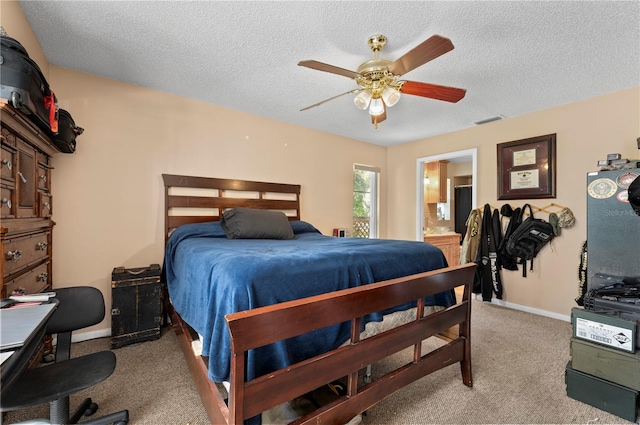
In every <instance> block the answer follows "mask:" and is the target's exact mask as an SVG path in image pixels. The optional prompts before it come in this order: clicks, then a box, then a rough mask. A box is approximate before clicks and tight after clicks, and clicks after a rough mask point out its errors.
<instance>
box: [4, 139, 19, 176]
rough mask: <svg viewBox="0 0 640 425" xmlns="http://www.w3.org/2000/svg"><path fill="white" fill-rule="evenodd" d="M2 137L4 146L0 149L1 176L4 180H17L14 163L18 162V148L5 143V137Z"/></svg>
mask: <svg viewBox="0 0 640 425" xmlns="http://www.w3.org/2000/svg"><path fill="white" fill-rule="evenodd" d="M1 138H2V147H1V151H0V177H1V178H2V180H6V181H9V182H15V177H14V175H13V172H14V165H15V163H16V150H15V149H14V148H13V147H11V146H8V145H5V144H4V141H5V138H4V136H1Z"/></svg>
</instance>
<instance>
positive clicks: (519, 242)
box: [506, 204, 554, 277]
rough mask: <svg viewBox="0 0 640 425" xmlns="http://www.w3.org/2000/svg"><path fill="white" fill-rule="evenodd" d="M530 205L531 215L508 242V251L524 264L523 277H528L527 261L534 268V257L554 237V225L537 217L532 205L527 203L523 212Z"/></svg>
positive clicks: (531, 268)
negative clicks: (534, 214)
mask: <svg viewBox="0 0 640 425" xmlns="http://www.w3.org/2000/svg"><path fill="white" fill-rule="evenodd" d="M527 207H529V217H527V218H526V220H524V221H523V222H522V223H521V224H520V225H519V226H518V228H517V229H516V230H515V231H514V232H513V234H512V235H511V236H510V237H509V239H508V240H507V242H506V253H507V254H508V255H510V256H512V257H514V258H517V259H518V263H519V264H522V277H527V261H530V270H533V259H534V258H535V257H536V255H538V252H540V250H541V249H542V247H544V246H545V245H546V244H547V243H549V242H550V241H551V239H553V237H554V233H553V226H551V224H550V223H549V222H547V221H545V220H542V219H539V218H535V217H534V216H533V209H532V208H531V205H529V204H525V205H524V206H523V207H522V213H523V215H524V212H525V210H526V208H527Z"/></svg>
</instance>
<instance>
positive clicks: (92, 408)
mask: <svg viewBox="0 0 640 425" xmlns="http://www.w3.org/2000/svg"><path fill="white" fill-rule="evenodd" d="M97 411H98V405H97V404H96V403H91V405H90V406H89V407H87V410H85V411H84V415H85V416H91V415H93V414H94V413H96V412H97Z"/></svg>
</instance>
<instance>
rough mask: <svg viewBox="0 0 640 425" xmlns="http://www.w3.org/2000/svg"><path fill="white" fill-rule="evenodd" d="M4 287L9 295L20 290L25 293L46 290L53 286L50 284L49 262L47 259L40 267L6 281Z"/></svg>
mask: <svg viewBox="0 0 640 425" xmlns="http://www.w3.org/2000/svg"><path fill="white" fill-rule="evenodd" d="M4 287H5V290H6V294H7V296H10V295H11V294H12V293H13V292H14V291H19V290H23V291H24V293H25V294H35V293H38V292H42V291H46V290H47V289H49V288H50V287H51V286H50V285H49V262H48V261H47V262H46V263H43V264H40V265H39V266H38V267H36V268H33V269H31V270H29V271H27V272H25V273H24V274H21V275H20V276H18V277H17V278H15V279H13V280H11V281H9V282H5V284H4Z"/></svg>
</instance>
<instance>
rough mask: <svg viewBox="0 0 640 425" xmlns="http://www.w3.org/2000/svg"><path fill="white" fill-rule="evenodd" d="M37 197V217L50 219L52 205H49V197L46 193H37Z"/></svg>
mask: <svg viewBox="0 0 640 425" xmlns="http://www.w3.org/2000/svg"><path fill="white" fill-rule="evenodd" d="M38 197H39V198H40V200H39V202H38V205H39V209H38V212H39V214H38V215H39V217H42V218H47V217H51V214H52V209H51V208H52V205H51V195H47V194H46V193H42V192H38Z"/></svg>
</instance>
